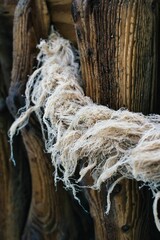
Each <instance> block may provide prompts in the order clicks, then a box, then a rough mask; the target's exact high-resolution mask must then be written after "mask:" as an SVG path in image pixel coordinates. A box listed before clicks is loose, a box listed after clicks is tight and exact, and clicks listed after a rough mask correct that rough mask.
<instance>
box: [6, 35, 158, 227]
mask: <svg viewBox="0 0 160 240" xmlns="http://www.w3.org/2000/svg"><path fill="white" fill-rule="evenodd" d="M38 47H39V49H40V53H39V55H38V57H37V59H38V61H39V66H40V67H39V68H38V69H37V70H36V71H35V72H34V73H33V74H32V75H31V76H30V78H29V81H28V83H27V86H26V92H25V96H26V105H25V108H23V110H21V111H20V112H21V114H20V116H19V117H18V118H17V119H16V120H15V122H14V123H13V124H12V126H11V128H10V130H9V138H10V143H11V146H12V142H13V136H14V135H15V134H16V133H17V131H19V130H20V129H22V128H23V127H24V126H25V125H26V124H27V123H28V119H29V117H30V114H31V113H32V112H34V113H35V114H36V116H37V118H38V120H39V122H40V125H41V129H42V134H43V139H44V142H45V148H46V151H47V153H50V154H51V159H52V163H53V165H54V167H55V174H54V178H55V183H56V182H57V181H58V180H59V179H61V180H62V181H63V182H64V184H65V186H66V188H70V189H72V191H73V194H74V197H75V198H76V189H75V185H76V184H75V183H73V180H72V182H71V178H73V176H74V173H75V170H76V167H77V164H78V162H79V161H81V163H82V166H81V169H80V171H79V176H80V177H79V179H76V180H75V182H76V183H77V182H79V181H81V180H82V178H83V177H84V176H85V175H86V174H87V173H88V172H89V173H90V174H91V175H92V178H93V180H94V184H93V186H90V187H92V188H93V189H100V186H101V184H102V183H103V182H105V181H106V180H107V179H109V178H111V177H113V176H117V179H116V180H115V182H114V183H113V185H112V186H111V188H110V189H109V191H108V197H107V203H108V205H107V210H106V212H107V213H108V212H109V209H110V197H109V196H110V193H111V192H112V190H113V188H114V186H115V185H116V183H117V182H118V181H120V180H121V179H122V178H129V179H135V180H137V181H142V182H143V183H144V185H147V186H149V187H150V188H151V189H152V192H153V195H154V197H155V199H154V203H153V213H154V218H155V223H156V225H157V228H158V229H159V230H160V221H159V219H158V213H157V204H158V200H159V199H160V193H159V192H158V188H159V186H160V116H159V115H151V116H144V115H143V114H141V113H132V112H129V111H127V110H121V109H120V110H118V111H114V110H112V109H109V108H108V107H105V106H100V105H96V104H94V103H93V102H92V100H91V99H90V98H89V97H86V96H85V95H84V92H83V90H82V88H81V86H80V83H81V78H80V74H79V64H78V62H77V52H76V51H75V50H73V48H72V47H71V45H70V43H69V41H67V40H65V39H63V38H62V37H60V35H59V34H58V33H57V32H55V31H54V32H53V33H52V34H51V35H50V37H49V39H48V41H44V40H43V41H41V43H40V44H39V46H38ZM11 155H12V160H13V161H14V159H13V154H11ZM14 163H15V162H14ZM59 172H61V174H62V177H60V176H59ZM119 176H120V177H119Z"/></svg>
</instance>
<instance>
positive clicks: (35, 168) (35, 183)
mask: <svg viewBox="0 0 160 240" xmlns="http://www.w3.org/2000/svg"><path fill="white" fill-rule="evenodd" d="M49 23H50V21H49V15H48V9H47V5H46V2H45V0H42V1H39V0H34V1H32V0H20V1H19V2H18V5H17V7H16V11H15V15H14V28H13V66H12V81H11V86H10V90H9V96H8V98H7V106H8V109H9V110H10V113H11V114H12V115H13V116H14V117H15V116H16V114H17V111H18V109H19V108H20V107H22V106H23V105H24V91H25V86H26V82H27V80H28V75H29V74H31V73H32V72H33V67H34V66H36V61H35V60H36V55H37V48H36V45H37V44H38V43H39V41H40V39H41V38H47V37H48V33H49ZM0 130H1V129H0ZM0 135H1V131H0ZM22 138H23V142H24V145H25V148H26V152H27V155H28V165H29V171H30V178H31V179H30V180H31V186H30V185H29V183H27V182H25V179H24V182H25V184H26V185H27V186H28V187H30V191H31V196H30V197H31V198H30V199H29V204H30V205H29V209H27V210H26V209H24V208H23V210H24V211H22V213H23V214H24V215H25V218H24V221H23V226H22V228H20V230H19V232H18V234H19V235H16V236H15V238H14V237H13V238H11V237H10V236H9V237H8V238H7V237H6V238H4V239H6V240H9V239H21V238H22V239H23V240H30V239H44V240H51V239H71V240H72V239H78V238H79V236H80V235H81V237H82V238H83V239H84V240H88V239H89V238H90V236H91V235H92V231H89V230H88V229H91V227H90V226H89V225H90V223H91V219H90V218H89V217H86V215H85V213H84V212H83V211H82V209H81V207H80V206H79V205H78V204H75V202H74V200H73V199H72V197H71V196H70V194H69V193H68V192H67V191H65V189H64V188H63V186H62V184H58V186H57V189H56V187H55V186H54V181H53V179H54V177H53V172H54V169H53V167H52V165H51V160H50V156H48V155H47V154H46V153H45V151H44V149H45V147H44V145H43V140H42V134H41V131H40V126H39V125H38V122H37V120H36V118H35V117H34V116H32V117H31V119H30V123H29V124H28V126H27V127H26V128H25V129H23V131H22ZM18 147H19V146H17V145H16V150H17V148H18ZM0 150H1V141H0ZM14 152H16V151H14ZM8 155H9V154H8ZM8 155H7V157H8ZM2 157H3V156H2ZM0 158H1V155H0ZM19 158H20V160H21V161H22V162H23V160H24V159H23V158H24V154H20V155H19ZM2 161H3V158H2ZM15 161H16V162H17V154H15ZM0 163H1V162H0ZM22 173H23V172H22V171H20V174H22ZM27 173H28V172H27ZM4 174H5V175H6V172H5V169H4ZM6 184H7V181H6ZM20 186H21V184H20ZM21 187H22V186H21ZM13 189H16V185H15V182H14V183H13ZM7 193H8V192H7ZM6 198H7V197H5V198H4V199H2V200H3V201H4V200H5V199H6ZM20 199H21V198H20ZM0 201H1V197H0ZM11 201H12V203H13V204H14V206H16V208H17V209H20V210H21V209H22V208H21V207H20V206H23V204H18V205H17V203H14V202H13V199H12V200H11ZM24 202H25V200H24ZM6 206H7V207H8V205H7V203H6ZM12 213H13V208H12V211H10V216H12V215H11V214H12ZM13 216H14V219H17V214H16V213H15V214H13ZM0 222H1V219H0ZM9 223H10V224H9V226H10V228H12V230H13V228H14V226H16V229H17V228H18V227H19V225H18V223H17V222H15V223H14V224H13V221H10V222H9ZM4 233H5V234H6V230H4ZM12 233H13V231H10V234H11V235H12Z"/></svg>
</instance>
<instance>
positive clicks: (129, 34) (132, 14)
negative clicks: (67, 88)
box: [72, 0, 160, 240]
mask: <svg viewBox="0 0 160 240" xmlns="http://www.w3.org/2000/svg"><path fill="white" fill-rule="evenodd" d="M159 10H160V1H159V0H157V1H149V0H148V1H142V0H128V1H126V0H121V1H120V0H117V1H114V0H113V1H110V0H96V1H91V0H86V1H83V0H74V1H73V4H72V15H73V19H74V23H75V30H76V34H77V42H78V47H79V50H80V57H81V68H82V76H83V79H84V83H85V86H84V88H85V92H86V95H88V96H90V97H91V98H92V99H93V100H94V101H95V102H97V103H101V104H104V105H108V106H109V107H111V108H113V109H118V108H120V107H124V108H128V109H129V110H131V111H137V112H143V113H144V114H147V113H150V112H157V111H158V108H157V104H158V102H157V89H158V87H159V84H157V83H158V76H159V73H158V59H159V49H160V48H158V43H159V27H160V17H159V16H160V15H159ZM158 90H159V89H158ZM85 181H86V182H87V183H88V182H89V181H91V179H90V177H89V176H88V177H87V178H86V179H85ZM107 185H109V183H107ZM106 191H107V190H106V186H105V184H104V187H103V189H102V190H101V192H100V193H97V192H94V191H92V190H88V191H87V195H88V199H89V204H90V210H91V215H92V217H93V219H94V223H95V235H96V239H99V240H102V239H105V240H113V239H115V240H122V239H130V240H133V239H134V240H138V239H142V238H144V239H153V237H151V236H150V232H149V222H148V220H149V217H148V213H149V211H150V210H149V206H148V203H149V201H150V197H149V192H145V191H143V190H142V191H139V187H138V184H137V183H136V182H133V181H130V180H124V181H122V182H121V183H120V184H119V185H117V187H116V188H115V190H114V192H113V194H112V210H111V212H110V214H109V215H108V216H106V215H105V214H104V211H105V205H106ZM144 199H145V201H144Z"/></svg>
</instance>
